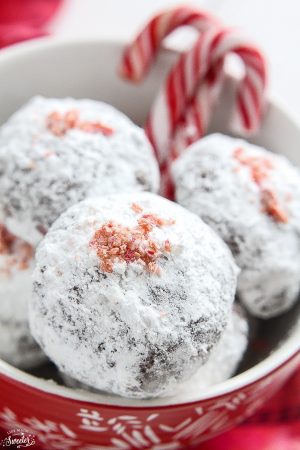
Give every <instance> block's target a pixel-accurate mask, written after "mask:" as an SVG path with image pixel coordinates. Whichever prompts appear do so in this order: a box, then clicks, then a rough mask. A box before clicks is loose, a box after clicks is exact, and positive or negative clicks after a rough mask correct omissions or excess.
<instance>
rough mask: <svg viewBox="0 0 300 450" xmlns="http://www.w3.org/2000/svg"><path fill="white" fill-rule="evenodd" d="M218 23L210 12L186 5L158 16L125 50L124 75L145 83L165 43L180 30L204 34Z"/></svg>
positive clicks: (123, 60) (122, 71)
mask: <svg viewBox="0 0 300 450" xmlns="http://www.w3.org/2000/svg"><path fill="white" fill-rule="evenodd" d="M218 24H219V21H218V20H217V19H216V18H215V17H213V16H212V15H211V14H209V13H208V12H204V11H199V10H198V9H194V8H190V7H187V6H181V7H178V8H174V9H171V10H168V11H164V12H162V13H160V14H158V15H156V16H155V17H153V19H152V20H151V21H150V22H149V23H148V24H147V25H146V26H145V27H144V29H143V30H142V31H141V32H140V33H139V34H138V35H137V37H136V38H135V39H134V41H133V42H132V43H131V45H130V46H129V47H127V48H126V49H125V51H124V54H123V58H122V62H121V67H120V72H121V74H122V75H123V76H124V77H125V78H127V79H129V80H131V81H135V82H138V81H140V80H142V78H143V77H144V76H145V75H146V73H147V71H148V69H149V68H150V66H151V64H152V62H153V60H154V58H155V56H156V54H157V52H158V51H159V49H160V47H161V44H162V41H163V40H164V39H165V38H166V37H167V36H168V35H169V34H170V33H172V31H174V30H176V29H177V28H179V27H181V26H186V25H189V26H192V27H194V28H196V29H197V30H198V31H200V32H203V31H206V30H208V29H209V28H211V27H214V26H217V25H218Z"/></svg>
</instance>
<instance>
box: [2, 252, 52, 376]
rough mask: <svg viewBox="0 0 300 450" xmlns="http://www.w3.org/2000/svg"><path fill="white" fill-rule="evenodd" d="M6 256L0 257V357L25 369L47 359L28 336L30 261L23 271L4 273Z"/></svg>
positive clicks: (30, 289) (14, 269)
mask: <svg viewBox="0 0 300 450" xmlns="http://www.w3.org/2000/svg"><path fill="white" fill-rule="evenodd" d="M8 258H9V257H8V256H7V255H0V299H1V301H0V357H1V358H3V359H4V360H5V361H7V362H9V363H10V364H13V365H14V366H17V367H19V368H23V369H27V368H31V367H33V366H36V365H38V364H39V363H40V362H42V361H43V360H45V359H46V356H45V354H44V353H43V352H42V350H41V349H40V348H39V346H38V345H37V343H36V342H35V340H34V339H33V337H32V336H31V334H30V331H29V325H28V311H27V308H28V303H29V300H30V298H31V295H32V282H31V275H32V271H33V266H34V263H33V260H32V261H31V263H30V264H29V267H28V268H27V269H25V270H19V269H18V268H17V267H12V269H11V270H10V271H9V273H7V270H6V268H7V263H8V261H7V260H8Z"/></svg>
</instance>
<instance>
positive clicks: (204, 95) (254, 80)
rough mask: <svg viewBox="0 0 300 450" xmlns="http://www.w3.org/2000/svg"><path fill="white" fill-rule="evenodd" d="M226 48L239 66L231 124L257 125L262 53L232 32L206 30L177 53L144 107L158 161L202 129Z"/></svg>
mask: <svg viewBox="0 0 300 450" xmlns="http://www.w3.org/2000/svg"><path fill="white" fill-rule="evenodd" d="M230 53H235V54H236V55H238V56H239V57H240V59H241V60H242V62H243V63H244V67H245V75H244V77H243V78H242V80H241V81H240V83H239V85H238V89H237V92H236V99H235V106H234V117H233V120H232V128H234V130H235V131H237V132H239V133H240V134H249V133H251V132H253V131H255V130H256V129H257V127H258V126H259V123H260V120H261V117H262V113H263V107H264V100H265V87H266V64H265V59H264V57H263V56H262V55H261V53H260V52H259V50H257V49H256V47H254V46H252V45H251V44H249V43H248V42H247V41H245V40H244V39H243V38H242V37H241V36H240V35H239V34H238V33H237V32H236V31H234V30H232V29H224V28H213V29H210V30H208V31H207V32H205V33H203V34H202V35H200V37H199V38H198V40H197V42H196V43H195V44H194V46H193V47H192V49H191V50H189V51H187V52H186V53H184V54H182V55H181V57H180V59H179V61H178V63H177V64H175V66H174V67H173V68H172V70H171V71H170V74H169V75H168V77H167V79H166V81H165V83H164V86H163V88H162V89H161V90H160V92H159V94H158V96H157V98H156V100H155V102H154V104H153V107H152V109H151V111H150V115H149V119H148V121H147V124H146V131H147V134H148V136H149V138H150V140H151V142H152V144H153V146H154V148H155V150H156V152H157V155H158V157H159V161H160V163H163V162H164V161H166V160H168V159H170V158H171V159H174V158H175V157H176V156H177V153H178V152H179V151H180V150H182V149H183V148H185V147H186V146H187V145H188V144H189V143H191V142H193V141H195V140H197V139H199V138H200V137H201V136H203V134H204V133H205V132H206V130H207V127H208V125H209V122H210V118H211V115H212V111H213V106H214V104H215V102H216V99H217V97H218V95H219V92H220V89H221V85H222V83H221V82H222V74H223V64H224V60H225V58H226V56H227V55H228V54H230ZM191 68H192V70H191ZM212 75H213V76H212ZM191 132H192V134H191ZM174 149H175V150H174Z"/></svg>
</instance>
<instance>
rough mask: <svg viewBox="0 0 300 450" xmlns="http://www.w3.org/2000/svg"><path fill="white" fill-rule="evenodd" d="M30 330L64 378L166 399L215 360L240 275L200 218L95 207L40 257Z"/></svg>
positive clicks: (153, 208) (55, 230)
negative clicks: (213, 355) (211, 358)
mask: <svg viewBox="0 0 300 450" xmlns="http://www.w3.org/2000/svg"><path fill="white" fill-rule="evenodd" d="M36 261H37V267H36V269H35V272H34V295H33V301H32V302H31V307H30V310H29V315H30V324H31V330H32V333H33V335H34V337H35V338H36V340H37V341H38V342H39V344H40V345H41V347H42V348H43V349H44V351H45V352H46V354H47V355H48V356H49V357H50V358H51V359H52V360H53V361H54V363H56V365H57V366H58V368H59V369H60V370H61V371H62V372H65V373H66V374H67V375H69V376H71V377H73V378H75V379H77V380H78V381H81V382H83V383H85V384H87V385H89V386H93V387H94V388H97V389H100V390H103V391H106V392H111V393H115V394H119V395H123V396H127V397H136V398H147V397H154V396H159V395H163V394H164V393H166V392H167V391H168V390H171V391H172V390H173V388H174V386H175V385H176V384H177V383H179V382H181V381H182V380H184V379H187V378H188V377H190V376H191V375H192V374H193V373H194V372H195V371H196V370H197V368H198V367H199V366H201V365H202V364H203V363H204V362H205V361H206V360H207V358H208V356H209V354H210V352H211V350H212V348H213V347H214V346H215V345H216V344H217V342H218V340H219V338H220V335H221V333H222V331H223V329H224V328H225V326H226V324H227V321H228V318H229V315H230V311H231V305H232V302H233V299H234V294H235V289H236V278H237V272H238V269H237V267H236V265H235V263H234V261H233V258H232V255H231V253H230V251H229V249H228V248H227V246H226V245H225V244H224V243H223V241H222V240H221V239H220V238H219V237H218V236H217V235H216V234H215V233H214V231H213V230H212V229H210V228H209V227H208V226H207V225H205V224H204V223H203V222H202V221H201V220H200V219H199V218H198V217H197V216H196V215H194V214H192V213H190V212H189V211H186V210H185V209H183V208H182V207H181V206H179V205H176V204H175V203H173V202H170V201H169V200H166V199H164V198H162V197H159V196H156V195H154V194H150V193H135V194H116V195H111V196H107V197H99V198H97V199H88V200H86V201H84V202H81V203H79V204H77V205H75V206H73V207H72V208H70V209H69V210H68V211H67V212H66V213H64V214H63V215H62V216H61V217H60V218H59V219H58V220H57V221H56V222H55V224H54V225H53V227H52V228H51V229H50V231H49V233H48V234H47V236H46V237H45V239H44V240H43V241H42V243H41V244H40V246H39V247H38V250H37V254H36Z"/></svg>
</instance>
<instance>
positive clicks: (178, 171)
mask: <svg viewBox="0 0 300 450" xmlns="http://www.w3.org/2000/svg"><path fill="white" fill-rule="evenodd" d="M172 171H173V176H174V180H175V184H176V199H177V201H178V202H179V203H180V204H181V205H183V206H185V207H186V208H188V209H189V210H191V211H193V212H194V213H196V214H197V215H199V216H200V217H201V218H202V219H203V220H204V221H205V222H206V223H208V224H209V225H211V226H212V227H213V228H214V230H215V231H217V232H218V233H219V235H220V236H221V237H222V238H223V239H224V240H225V242H226V243H227V244H228V245H229V247H230V249H231V251H232V253H233V255H234V257H235V259H236V262H237V264H238V266H239V267H240V268H241V269H242V270H241V274H240V276H239V279H238V293H239V295H240V298H241V300H242V302H243V303H244V305H245V306H246V307H247V308H248V310H249V312H250V313H252V314H253V315H255V316H257V317H260V318H266V319H267V318H270V317H273V316H276V315H278V314H280V313H283V312H284V311H286V310H288V309H289V308H290V307H291V306H292V305H293V304H294V303H295V301H296V300H297V294H298V291H299V283H300V176H299V172H298V169H296V168H295V167H293V166H292V165H291V163H290V162H289V161H288V160H287V159H286V158H284V157H283V156H279V155H275V154H273V153H270V152H268V151H267V150H264V149H263V148H260V147H257V146H254V145H251V144H249V143H247V142H245V141H243V140H238V139H233V138H230V137H228V136H223V135H220V134H213V135H211V136H208V137H206V138H204V139H201V140H200V141H198V142H196V143H195V144H193V145H192V146H191V147H190V148H189V150H188V151H187V152H186V153H184V154H183V156H182V157H180V158H179V159H178V160H177V161H176V162H175V163H174V165H173V170H172Z"/></svg>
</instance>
